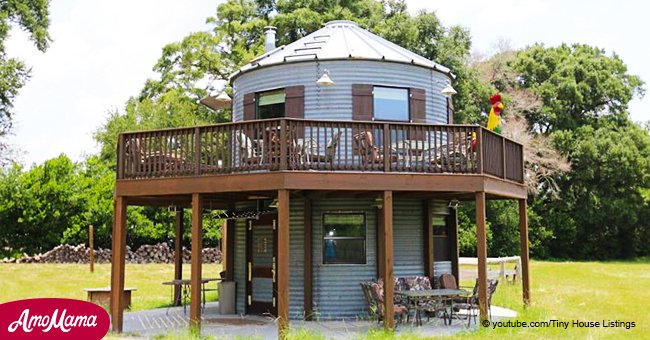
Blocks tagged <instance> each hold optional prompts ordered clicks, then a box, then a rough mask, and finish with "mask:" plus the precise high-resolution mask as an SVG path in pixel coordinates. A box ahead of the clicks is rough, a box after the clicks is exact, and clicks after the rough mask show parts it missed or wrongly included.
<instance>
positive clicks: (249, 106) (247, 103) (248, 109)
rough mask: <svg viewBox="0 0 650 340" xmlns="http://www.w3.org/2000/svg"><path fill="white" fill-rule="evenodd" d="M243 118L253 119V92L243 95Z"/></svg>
mask: <svg viewBox="0 0 650 340" xmlns="http://www.w3.org/2000/svg"><path fill="white" fill-rule="evenodd" d="M244 120H255V93H246V94H245V95H244Z"/></svg>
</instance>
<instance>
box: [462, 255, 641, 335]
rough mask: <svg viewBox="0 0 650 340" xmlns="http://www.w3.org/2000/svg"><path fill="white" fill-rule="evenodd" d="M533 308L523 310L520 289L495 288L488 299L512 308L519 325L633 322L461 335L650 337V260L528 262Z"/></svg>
mask: <svg viewBox="0 0 650 340" xmlns="http://www.w3.org/2000/svg"><path fill="white" fill-rule="evenodd" d="M531 281H532V293H531V295H532V305H531V307H530V308H527V309H524V308H523V306H522V303H521V301H522V298H521V286H520V285H517V286H514V285H509V284H505V285H504V284H502V283H500V284H499V287H498V288H497V293H496V295H495V296H494V299H493V301H492V303H493V304H495V305H498V306H503V307H507V308H510V309H513V310H516V311H517V312H518V313H519V316H518V317H517V319H516V320H520V321H526V322H531V321H549V320H560V321H569V322H572V321H573V320H579V321H593V322H596V321H598V322H600V323H601V325H602V323H603V320H605V321H606V322H607V321H609V320H611V321H616V320H619V321H628V322H634V323H635V325H636V327H634V328H631V329H629V330H627V329H625V328H624V327H623V328H613V327H607V328H604V327H599V328H579V327H573V326H571V325H570V326H569V328H568V329H566V330H565V329H562V328H552V327H551V328H497V329H485V328H483V329H481V330H480V331H478V332H474V333H471V334H464V335H463V336H462V337H461V338H465V339H475V338H481V339H485V338H487V339H503V338H505V337H508V338H510V337H512V338H518V339H545V338H549V337H552V338H562V339H566V338H570V339H585V338H587V339H588V338H593V339H621V338H625V339H630V338H633V339H648V338H649V337H650V313H648V307H647V303H648V301H650V261H649V260H648V259H643V260H638V261H630V262H538V261H535V262H533V263H532V268H531Z"/></svg>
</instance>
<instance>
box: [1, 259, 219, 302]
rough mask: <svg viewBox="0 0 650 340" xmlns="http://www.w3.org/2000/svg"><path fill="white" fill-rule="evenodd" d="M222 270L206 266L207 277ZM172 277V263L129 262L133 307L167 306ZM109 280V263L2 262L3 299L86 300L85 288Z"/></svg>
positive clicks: (127, 282) (211, 296) (187, 267)
mask: <svg viewBox="0 0 650 340" xmlns="http://www.w3.org/2000/svg"><path fill="white" fill-rule="evenodd" d="M220 271H221V265H214V264H209V265H204V266H203V276H204V277H219V272H220ZM183 277H184V278H189V277H190V265H189V264H185V265H183ZM173 278H174V265H172V264H127V265H126V278H125V281H124V283H125V287H134V288H137V291H136V292H134V293H133V295H132V297H131V300H132V301H131V310H142V309H150V308H156V307H166V306H168V305H169V304H170V303H171V298H172V295H171V294H172V293H171V288H170V286H163V285H162V282H164V281H170V280H172V279H173ZM110 280H111V265H110V264H96V265H95V272H94V273H90V271H89V269H88V265H79V264H0V303H3V302H7V301H12V300H18V299H27V298H37V297H62V298H71V299H80V300H85V299H86V292H84V291H83V288H97V287H107V286H109V285H110ZM210 284H211V285H215V284H216V283H214V282H212V283H210ZM216 297H217V296H216V292H208V293H207V294H206V298H207V299H208V301H212V300H214V299H216Z"/></svg>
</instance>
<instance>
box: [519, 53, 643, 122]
mask: <svg viewBox="0 0 650 340" xmlns="http://www.w3.org/2000/svg"><path fill="white" fill-rule="evenodd" d="M511 67H512V69H513V70H514V71H515V72H517V74H516V77H517V78H516V79H517V81H518V82H519V85H520V86H521V87H523V88H530V89H532V90H533V91H534V92H535V93H536V94H537V95H538V96H539V97H540V98H541V101H542V103H543V105H542V106H541V107H540V108H539V109H538V110H531V111H530V112H527V114H526V119H528V122H529V124H530V125H531V126H532V127H533V128H534V129H535V130H536V131H539V132H541V133H544V134H550V133H551V132H553V131H558V130H573V129H577V128H579V127H580V126H583V125H589V124H592V123H594V122H596V121H597V120H598V118H599V117H602V116H614V117H616V118H617V119H618V120H620V121H625V120H627V113H626V111H627V107H628V103H629V102H630V100H631V99H632V98H633V97H634V96H635V95H638V96H642V95H643V94H644V93H645V90H644V89H643V81H641V79H640V78H639V77H637V76H634V75H630V74H628V73H627V66H626V65H625V64H624V63H623V61H622V60H621V59H620V58H619V57H618V55H616V54H612V55H611V56H608V55H606V53H605V50H603V49H600V48H597V47H593V46H588V45H581V44H574V45H571V46H569V45H567V44H562V45H560V46H558V47H544V46H543V45H541V44H536V45H533V46H530V47H528V48H526V49H524V50H522V51H520V52H519V53H517V56H516V58H515V60H514V61H513V62H512V63H511Z"/></svg>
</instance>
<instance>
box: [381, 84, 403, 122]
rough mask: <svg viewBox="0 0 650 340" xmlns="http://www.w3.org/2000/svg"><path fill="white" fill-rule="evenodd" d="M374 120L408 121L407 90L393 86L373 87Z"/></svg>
mask: <svg viewBox="0 0 650 340" xmlns="http://www.w3.org/2000/svg"><path fill="white" fill-rule="evenodd" d="M372 93H373V107H374V118H375V120H390V121H403V122H408V121H409V90H408V89H400V88H395V87H381V86H375V87H374V88H373V92H372Z"/></svg>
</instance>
